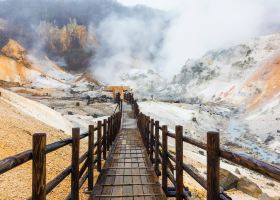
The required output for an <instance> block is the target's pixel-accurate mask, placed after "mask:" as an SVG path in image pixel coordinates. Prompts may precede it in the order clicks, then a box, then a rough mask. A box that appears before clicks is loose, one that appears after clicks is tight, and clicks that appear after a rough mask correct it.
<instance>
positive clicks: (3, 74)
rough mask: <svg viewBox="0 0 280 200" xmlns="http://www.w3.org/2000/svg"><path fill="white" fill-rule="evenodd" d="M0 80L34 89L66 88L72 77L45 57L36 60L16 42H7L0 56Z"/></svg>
mask: <svg viewBox="0 0 280 200" xmlns="http://www.w3.org/2000/svg"><path fill="white" fill-rule="evenodd" d="M0 79H1V80H3V81H7V82H18V83H20V84H28V85H32V86H34V87H46V88H58V87H61V88H67V87H69V86H68V85H67V84H65V83H66V81H69V80H73V79H74V76H72V75H71V74H68V73H66V72H65V71H64V70H62V69H61V68H59V67H58V66H57V65H56V64H55V63H54V62H52V61H51V60H49V59H48V58H47V57H43V58H40V59H38V58H36V57H34V56H32V55H29V54H28V53H27V51H26V50H25V49H24V48H23V47H22V46H21V45H20V44H19V43H18V42H16V41H14V40H9V42H8V43H7V44H6V45H5V46H4V47H3V48H2V50H1V54H0Z"/></svg>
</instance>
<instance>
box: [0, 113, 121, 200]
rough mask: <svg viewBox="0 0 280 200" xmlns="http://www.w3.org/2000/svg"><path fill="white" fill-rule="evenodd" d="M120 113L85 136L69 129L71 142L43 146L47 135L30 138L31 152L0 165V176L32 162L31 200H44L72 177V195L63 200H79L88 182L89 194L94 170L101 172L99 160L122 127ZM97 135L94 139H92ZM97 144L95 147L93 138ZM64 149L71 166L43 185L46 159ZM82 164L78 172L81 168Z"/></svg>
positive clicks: (66, 140)
mask: <svg viewBox="0 0 280 200" xmlns="http://www.w3.org/2000/svg"><path fill="white" fill-rule="evenodd" d="M121 118H122V113H121V112H117V113H115V114H113V115H112V116H111V117H109V118H108V119H104V120H103V122H102V121H98V123H97V126H96V127H95V126H94V125H90V126H89V131H88V132H87V133H83V134H80V129H79V128H73V129H72V138H69V139H65V140H61V141H58V142H55V143H52V144H48V145H46V134H45V133H36V134H34V135H33V142H32V143H33V145H32V149H31V150H28V151H25V152H22V153H20V154H17V155H14V156H11V157H8V158H5V159H3V160H1V161H0V175H1V174H3V173H5V172H7V171H9V170H11V169H14V168H16V167H18V166H20V165H22V164H24V163H26V162H28V161H30V160H32V197H30V198H29V199H32V200H45V199H46V195H47V194H48V193H50V192H51V191H52V190H53V189H54V188H56V187H57V186H58V185H59V184H60V183H61V182H62V181H63V180H64V179H65V178H66V177H67V176H69V175H70V174H71V192H70V194H69V195H68V196H67V197H66V199H72V200H78V199H79V189H80V188H81V187H82V186H83V184H84V182H85V181H86V180H88V190H89V191H92V190H93V186H94V179H93V177H94V171H93V170H94V167H96V168H97V170H98V171H99V172H100V171H101V167H102V165H101V164H102V163H101V161H102V157H103V159H104V160H106V156H107V151H108V150H109V148H110V146H111V145H112V143H113V141H114V139H115V137H116V135H117V133H118V132H119V130H120V127H121ZM95 135H97V136H95ZM86 137H88V147H87V148H88V150H87V152H85V153H84V154H82V155H81V156H80V155H79V150H80V140H81V139H83V138H86ZM95 137H97V141H96V142H95V143H94V138H95ZM66 145H71V146H72V161H71V165H70V166H68V167H67V168H66V169H64V170H63V171H62V172H61V173H60V174H58V175H57V176H56V177H55V178H54V179H52V180H51V181H50V182H48V183H46V174H47V173H48V172H47V171H46V156H47V154H49V153H51V152H53V151H56V150H58V149H60V148H62V147H65V146H66ZM95 155H96V156H95ZM81 164H83V165H82V166H81V168H80V165H81Z"/></svg>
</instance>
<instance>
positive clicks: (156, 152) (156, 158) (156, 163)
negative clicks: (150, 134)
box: [155, 121, 160, 176]
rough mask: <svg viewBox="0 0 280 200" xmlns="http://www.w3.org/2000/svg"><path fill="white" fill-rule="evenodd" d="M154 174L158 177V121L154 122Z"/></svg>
mask: <svg viewBox="0 0 280 200" xmlns="http://www.w3.org/2000/svg"><path fill="white" fill-rule="evenodd" d="M155 172H156V174H157V175H158V176H159V175H160V171H159V121H155Z"/></svg>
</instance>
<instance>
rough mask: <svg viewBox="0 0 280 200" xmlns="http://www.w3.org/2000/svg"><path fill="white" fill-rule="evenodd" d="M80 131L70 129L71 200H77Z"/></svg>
mask: <svg viewBox="0 0 280 200" xmlns="http://www.w3.org/2000/svg"><path fill="white" fill-rule="evenodd" d="M79 151H80V129H79V128H73V129H72V169H71V199H75V200H78V199H79V153H80V152H79Z"/></svg>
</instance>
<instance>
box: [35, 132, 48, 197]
mask: <svg viewBox="0 0 280 200" xmlns="http://www.w3.org/2000/svg"><path fill="white" fill-rule="evenodd" d="M32 155H33V159H32V199H33V200H45V199H46V134H45V133H36V134H34V135H33V140H32Z"/></svg>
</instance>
